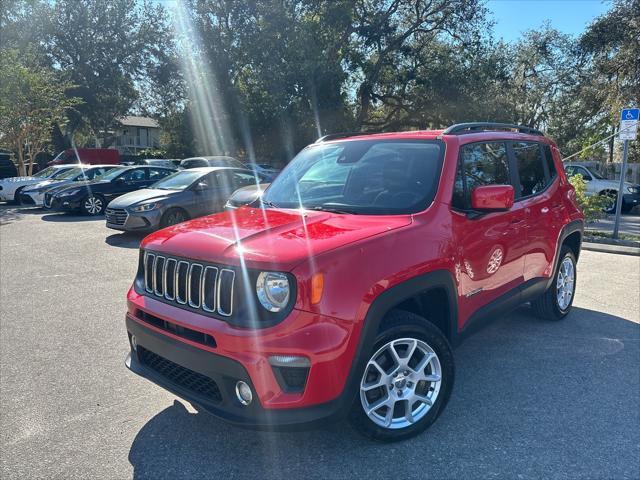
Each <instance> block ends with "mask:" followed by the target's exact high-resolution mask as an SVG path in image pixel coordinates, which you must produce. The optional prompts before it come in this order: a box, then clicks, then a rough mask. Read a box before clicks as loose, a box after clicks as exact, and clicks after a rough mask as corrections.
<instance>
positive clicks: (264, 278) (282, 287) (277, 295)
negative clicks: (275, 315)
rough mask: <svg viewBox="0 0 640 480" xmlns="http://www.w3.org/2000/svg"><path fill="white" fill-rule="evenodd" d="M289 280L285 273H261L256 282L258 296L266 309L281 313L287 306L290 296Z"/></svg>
mask: <svg viewBox="0 0 640 480" xmlns="http://www.w3.org/2000/svg"><path fill="white" fill-rule="evenodd" d="M290 292H291V289H290V286H289V279H288V278H287V276H286V275H285V274H284V273H277V272H261V273H260V275H258V280H257V281H256V294H257V295H258V300H260V303H261V304H262V306H263V307H264V308H266V309H267V310H269V311H270V312H279V311H280V310H282V309H283V308H285V307H286V306H287V304H288V303H289V296H290Z"/></svg>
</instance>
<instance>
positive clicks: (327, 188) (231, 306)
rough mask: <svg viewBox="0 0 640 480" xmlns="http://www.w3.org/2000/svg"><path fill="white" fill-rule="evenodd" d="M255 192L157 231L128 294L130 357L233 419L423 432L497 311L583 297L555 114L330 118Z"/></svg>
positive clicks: (550, 307)
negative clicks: (441, 122)
mask: <svg viewBox="0 0 640 480" xmlns="http://www.w3.org/2000/svg"><path fill="white" fill-rule="evenodd" d="M257 202H258V203H257V204H255V205H250V206H246V207H241V208H239V209H237V210H233V211H228V212H224V213H218V214H215V215H211V216H208V217H204V218H198V219H195V220H192V221H188V222H185V223H182V224H179V225H176V226H173V227H169V228H166V229H164V230H160V231H159V232H156V233H154V234H152V235H150V236H148V237H146V238H145V239H144V241H143V242H142V246H141V250H140V262H139V270H138V274H137V277H136V279H135V282H134V284H133V286H132V288H131V290H130V291H129V294H128V312H127V315H126V326H127V331H128V335H129V340H130V344H131V352H130V355H129V357H128V358H127V360H126V365H127V367H129V368H130V369H131V370H132V371H134V372H135V373H137V374H139V375H142V376H144V377H146V378H148V379H149V380H152V381H153V382H155V383H157V384H159V385H161V386H163V387H165V388H167V389H168V390H171V391H172V392H175V393H176V394H178V395H180V396H181V397H183V398H185V399H187V400H188V401H190V402H193V403H194V404H196V405H198V406H200V407H201V408H203V409H205V410H207V411H209V412H211V413H213V414H214V415H217V416H219V417H221V418H223V419H225V420H228V421H230V422H234V423H237V424H241V425H247V426H253V427H267V426H271V427H273V426H279V427H286V426H292V425H300V424H310V423H311V424H313V423H318V422H321V421H325V420H327V419H328V418H340V417H346V416H348V417H349V419H350V420H351V422H352V424H353V425H354V426H355V427H356V429H358V430H359V431H361V432H363V433H365V434H367V435H369V436H371V437H374V438H377V439H381V440H398V439H403V438H407V437H410V436H412V435H415V434H417V433H419V432H421V431H423V430H424V429H426V428H427V427H428V426H429V425H431V424H432V423H433V422H434V421H435V419H436V418H437V417H438V415H439V414H440V413H441V412H442V411H443V409H444V407H445V405H446V404H447V401H448V399H449V396H450V395H451V390H452V387H453V381H454V360H453V354H452V347H454V346H456V345H457V344H458V343H459V342H460V340H461V339H462V338H463V337H464V335H465V334H467V333H469V332H470V331H471V330H472V329H473V327H474V326H475V325H476V324H477V323H479V322H480V321H481V320H482V319H487V318H491V317H495V316H497V315H499V314H500V313H503V312H505V311H507V310H509V309H512V308H514V307H516V306H517V305H519V304H522V303H524V302H527V301H530V302H531V304H532V307H533V310H534V311H535V312H536V313H538V314H539V315H540V316H542V317H543V318H545V319H548V320H559V319H561V318H563V317H564V316H565V315H567V313H569V311H570V309H571V303H572V300H573V295H574V290H575V282H576V261H577V259H578V255H579V253H580V244H581V239H582V231H583V215H582V213H581V212H580V210H579V208H578V207H577V205H576V201H575V193H574V190H573V188H572V187H571V185H570V184H569V183H568V181H567V178H566V176H565V173H564V170H563V168H562V165H561V160H560V158H559V156H558V150H557V148H556V147H555V145H554V144H553V142H551V141H550V140H549V139H548V138H546V137H545V136H544V135H543V134H542V133H540V132H539V131H537V130H534V129H531V128H528V127H522V126H517V125H505V124H490V123H489V124H486V123H471V124H460V125H454V126H452V127H449V128H447V129H446V130H444V131H415V132H402V133H384V134H364V133H356V134H337V135H329V136H326V137H323V138H321V139H319V140H318V141H317V142H315V143H314V144H313V145H310V146H308V147H307V148H305V149H304V150H303V151H302V152H300V154H298V156H297V157H296V158H295V159H294V160H293V161H292V162H291V163H290V164H289V165H288V166H287V168H286V169H285V170H284V171H283V172H282V173H281V174H280V175H279V176H278V177H277V178H276V179H275V181H274V182H273V183H272V184H271V186H270V187H269V188H268V189H267V190H266V192H265V193H264V195H263V197H262V198H261V200H258V201H257Z"/></svg>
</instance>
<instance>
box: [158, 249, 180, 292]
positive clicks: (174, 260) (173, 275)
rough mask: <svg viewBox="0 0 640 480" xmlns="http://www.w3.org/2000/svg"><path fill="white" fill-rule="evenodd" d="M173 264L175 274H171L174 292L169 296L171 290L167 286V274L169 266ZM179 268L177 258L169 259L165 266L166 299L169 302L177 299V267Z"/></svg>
mask: <svg viewBox="0 0 640 480" xmlns="http://www.w3.org/2000/svg"><path fill="white" fill-rule="evenodd" d="M171 264H173V274H171V291H172V292H173V293H172V294H171V295H169V289H168V288H167V286H168V285H169V284H168V283H167V274H168V272H169V265H171ZM177 266H178V261H177V260H176V259H175V258H167V260H166V262H165V265H164V274H163V280H162V282H163V284H164V288H163V290H164V298H166V299H167V300H175V299H176V267H177Z"/></svg>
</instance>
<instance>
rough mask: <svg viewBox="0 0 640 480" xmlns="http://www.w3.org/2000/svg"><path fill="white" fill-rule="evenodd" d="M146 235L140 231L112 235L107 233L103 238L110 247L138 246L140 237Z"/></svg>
mask: <svg viewBox="0 0 640 480" xmlns="http://www.w3.org/2000/svg"><path fill="white" fill-rule="evenodd" d="M147 235H148V234H147V233H142V232H123V233H114V234H113V235H109V236H108V237H107V238H105V239H104V241H105V243H106V244H107V245H111V246H112V247H120V248H138V247H139V246H140V242H141V241H142V239H143V238H144V237H146V236H147Z"/></svg>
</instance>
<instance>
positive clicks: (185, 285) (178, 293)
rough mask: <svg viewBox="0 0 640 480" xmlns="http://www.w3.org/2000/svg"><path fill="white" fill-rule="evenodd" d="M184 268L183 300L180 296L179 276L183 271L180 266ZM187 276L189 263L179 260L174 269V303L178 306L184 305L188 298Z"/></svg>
mask: <svg viewBox="0 0 640 480" xmlns="http://www.w3.org/2000/svg"><path fill="white" fill-rule="evenodd" d="M183 265H184V266H185V269H184V272H185V274H184V298H183V297H181V296H180V290H181V287H180V276H181V275H180V274H181V272H182V271H183V268H182V266H183ZM188 276H189V262H185V261H184V260H180V261H179V262H178V266H177V267H176V277H175V278H176V280H175V284H174V285H175V286H174V288H175V294H176V302H178V303H179V304H180V305H186V303H187V298H189V290H188V287H189V282H188Z"/></svg>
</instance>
